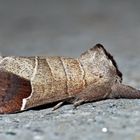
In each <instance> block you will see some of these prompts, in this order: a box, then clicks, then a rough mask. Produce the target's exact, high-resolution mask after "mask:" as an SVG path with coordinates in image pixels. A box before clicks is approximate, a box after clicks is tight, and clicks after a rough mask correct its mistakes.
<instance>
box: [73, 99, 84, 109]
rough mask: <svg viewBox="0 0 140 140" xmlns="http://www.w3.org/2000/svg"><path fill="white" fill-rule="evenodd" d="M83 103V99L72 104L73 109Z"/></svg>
mask: <svg viewBox="0 0 140 140" xmlns="http://www.w3.org/2000/svg"><path fill="white" fill-rule="evenodd" d="M83 103H84V99H81V100H77V101H75V102H74V103H73V106H74V108H76V107H77V106H79V105H81V104H83Z"/></svg>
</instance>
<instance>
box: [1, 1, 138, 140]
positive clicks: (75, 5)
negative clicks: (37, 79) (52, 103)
mask: <svg viewBox="0 0 140 140" xmlns="http://www.w3.org/2000/svg"><path fill="white" fill-rule="evenodd" d="M96 43H102V44H103V45H104V46H105V48H106V49H107V50H109V51H110V52H111V53H112V54H113V55H114V57H115V59H116V60H117V62H118V65H119V68H120V70H121V71H122V72H123V74H124V83H127V84H130V85H132V86H134V87H137V88H140V74H139V71H140V66H139V64H140V55H139V54H140V46H139V44H140V1H139V0H127V1H126V0H117V1H113V0H106V1H105V0H104V1H103V0H40V1H39V0H38V1H37V0H24V1H23V0H0V52H1V53H2V54H3V55H27V56H30V55H63V56H71V57H73V56H74V57H76V56H78V55H80V53H81V52H83V51H85V50H86V49H88V48H90V47H92V46H94V45H95V44H96ZM103 128H107V132H103V131H102V129H103ZM139 132H140V100H122V99H119V100H106V101H101V102H96V103H89V104H85V105H82V106H80V107H78V109H77V110H73V107H72V105H66V106H63V107H62V108H60V109H58V110H56V111H55V112H52V111H51V109H50V108H49V109H42V110H37V111H35V110H30V111H26V112H23V113H19V114H12V115H1V116H0V139H2V140H12V139H13V140H15V139H26V140H28V139H29V140H32V139H34V140H47V139H48V140H51V139H53V140H59V139H75V140H77V139H80V140H84V139H87V140H93V139H99V140H101V139H106V140H109V139H116V140H117V139H126V140H129V139H136V140H139V139H140V133H139Z"/></svg>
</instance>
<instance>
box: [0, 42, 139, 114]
mask: <svg viewBox="0 0 140 140" xmlns="http://www.w3.org/2000/svg"><path fill="white" fill-rule="evenodd" d="M109 98H128V99H132V98H133V99H134V98H140V91H139V90H137V89H135V88H133V87H130V86H127V85H124V84H122V73H121V72H120V71H119V69H118V67H117V64H116V62H115V60H114V59H113V57H112V55H111V54H110V53H108V52H107V51H106V50H105V48H104V47H103V46H102V45H101V44H97V45H95V46H94V47H93V48H91V49H89V50H87V51H86V52H85V53H83V54H81V56H80V57H78V58H67V57H50V56H46V57H45V56H43V57H41V56H35V57H15V56H7V57H0V113H1V114H5V113H15V112H19V111H22V110H26V109H29V108H33V107H37V106H40V105H44V104H50V103H54V102H56V103H57V104H56V105H55V106H54V108H53V109H57V108H58V107H60V106H61V105H62V104H63V103H72V104H74V106H75V107H76V106H78V105H80V104H83V103H86V102H93V101H99V100H103V99H109Z"/></svg>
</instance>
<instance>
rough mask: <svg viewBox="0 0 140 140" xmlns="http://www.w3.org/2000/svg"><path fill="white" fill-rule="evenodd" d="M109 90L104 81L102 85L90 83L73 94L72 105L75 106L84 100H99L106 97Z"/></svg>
mask: <svg viewBox="0 0 140 140" xmlns="http://www.w3.org/2000/svg"><path fill="white" fill-rule="evenodd" d="M110 92H111V87H110V85H108V84H106V83H104V84H103V85H97V86H95V85H90V86H88V87H87V88H85V89H84V90H83V91H82V92H80V93H78V94H77V95H76V96H75V99H73V100H72V102H71V103H73V105H74V107H77V106H79V105H81V104H83V103H86V102H93V101H99V100H103V99H107V98H108V96H109V94H110Z"/></svg>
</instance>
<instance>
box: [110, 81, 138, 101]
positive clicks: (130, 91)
mask: <svg viewBox="0 0 140 140" xmlns="http://www.w3.org/2000/svg"><path fill="white" fill-rule="evenodd" d="M111 89H112V92H111V94H110V96H109V98H126V99H140V90H138V89H135V88H133V87H131V86H128V85H124V84H121V83H117V84H114V85H113V86H112V88H111Z"/></svg>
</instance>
